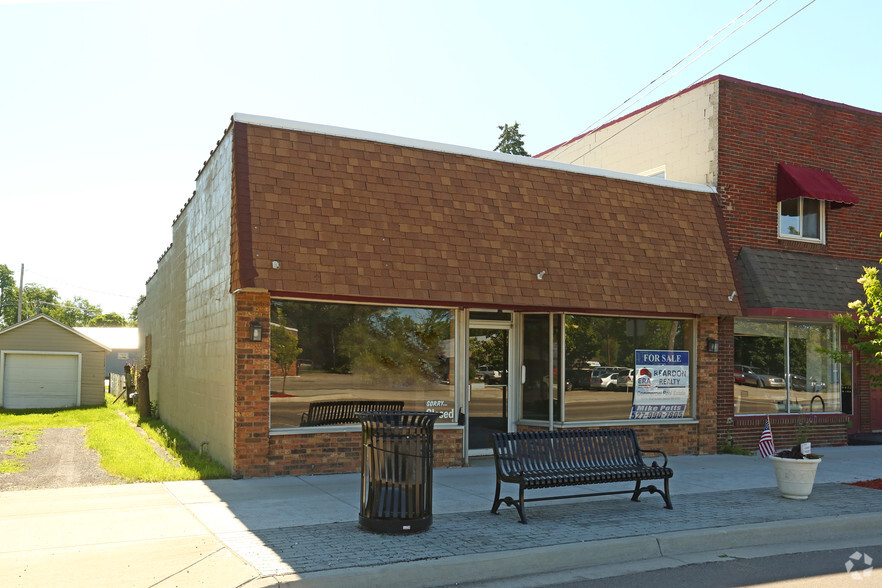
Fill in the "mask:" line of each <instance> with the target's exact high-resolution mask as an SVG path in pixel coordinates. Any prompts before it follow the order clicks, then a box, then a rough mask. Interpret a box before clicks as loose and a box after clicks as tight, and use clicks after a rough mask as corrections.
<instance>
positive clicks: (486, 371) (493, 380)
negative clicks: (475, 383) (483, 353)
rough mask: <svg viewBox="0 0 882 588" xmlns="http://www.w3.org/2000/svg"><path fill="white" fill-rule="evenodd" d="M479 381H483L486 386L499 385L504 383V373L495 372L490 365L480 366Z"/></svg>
mask: <svg viewBox="0 0 882 588" xmlns="http://www.w3.org/2000/svg"><path fill="white" fill-rule="evenodd" d="M478 379H479V380H483V381H484V383H485V384H498V383H500V382H501V381H502V372H501V371H500V370H494V369H492V368H491V367H490V366H488V365H479V366H478Z"/></svg>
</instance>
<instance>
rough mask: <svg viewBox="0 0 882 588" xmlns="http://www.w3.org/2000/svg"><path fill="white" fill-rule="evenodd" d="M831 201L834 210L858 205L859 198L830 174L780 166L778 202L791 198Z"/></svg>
mask: <svg viewBox="0 0 882 588" xmlns="http://www.w3.org/2000/svg"><path fill="white" fill-rule="evenodd" d="M800 196H803V197H805V198H814V199H816V200H829V201H830V202H832V203H833V204H832V208H840V207H842V206H851V205H852V204H857V203H858V202H859V199H858V197H857V196H855V195H854V194H852V193H851V192H849V191H848V189H847V188H846V187H845V186H843V185H842V184H840V183H839V181H838V180H837V179H836V178H834V177H833V174H831V173H830V172H827V171H824V170H822V169H816V168H813V167H799V166H796V165H787V164H785V163H779V164H778V202H781V201H782V200H790V199H791V198H799V197H800Z"/></svg>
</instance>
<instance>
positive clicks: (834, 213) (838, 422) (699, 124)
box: [538, 76, 882, 448]
mask: <svg viewBox="0 0 882 588" xmlns="http://www.w3.org/2000/svg"><path fill="white" fill-rule="evenodd" d="M538 157H540V158H544V159H549V160H555V161H563V162H568V163H576V164H580V165H586V166H594V167H603V168H609V169H615V170H619V171H624V172H629V173H637V174H644V175H651V176H656V177H666V178H669V179H676V180H681V181H688V182H695V183H704V184H707V185H710V186H714V187H716V189H717V192H718V198H719V204H720V211H721V218H722V220H723V225H724V232H725V236H726V243H727V249H728V252H729V255H730V259H731V261H732V264H733V267H734V268H735V270H736V272H735V274H736V281H737V282H738V286H737V294H736V296H737V300H738V302H739V303H740V306H741V310H742V315H743V316H741V317H738V318H732V319H726V320H724V321H723V323H722V325H721V330H722V331H724V332H726V333H727V336H723V337H722V338H721V352H720V360H721V362H725V364H726V366H727V367H726V368H725V369H726V371H727V372H731V373H733V374H734V377H733V379H732V380H727V379H723V378H721V380H720V381H721V389H720V391H719V394H718V400H719V406H718V415H719V421H718V431H719V436H720V441H721V442H723V441H725V440H726V439H727V438H729V437H730V436H731V439H732V440H734V442H735V443H737V444H739V445H742V446H744V447H747V448H754V447H755V444H756V439H757V438H758V437H759V433H760V431H761V428H762V426H763V423H764V422H765V418H766V415H772V418H771V421H772V429H773V431H774V432H775V436H776V441H777V442H778V445H785V444H787V443H791V442H792V441H793V439H794V437H795V432H796V431H795V429H796V427H799V426H801V425H806V424H808V425H809V426H810V428H811V429H812V431H811V436H812V440H813V441H814V442H815V443H816V444H832V443H836V444H842V443H845V442H846V436H847V434H848V433H858V432H868V431H873V430H875V431H879V430H882V390H880V389H879V388H878V387H874V386H872V385H871V384H870V382H869V380H868V379H867V375H868V373H867V368H865V367H864V366H863V365H862V362H861V358H860V357H859V356H857V355H855V357H854V360H853V362H852V364H851V365H848V364H844V365H840V364H837V363H835V362H832V361H831V360H830V358H829V357H828V356H826V355H824V354H823V353H819V352H818V348H827V349H830V348H838V347H839V346H840V345H841V346H842V348H843V349H845V350H847V349H848V345H847V342H845V341H843V340H846V339H847V336H843V335H841V334H840V333H839V332H838V329H837V328H836V327H835V325H834V324H833V322H832V316H833V315H835V314H837V313H843V312H847V311H848V308H847V304H848V302H850V301H852V300H855V299H857V298H860V297H862V295H863V292H862V290H861V288H860V286H859V285H858V284H857V282H856V280H857V278H858V277H859V276H860V275H862V273H863V271H862V267H864V266H868V265H876V264H877V263H878V262H879V259H880V257H882V240H880V238H879V236H880V230H882V189H880V185H882V114H880V113H878V112H871V111H867V110H862V109H860V108H855V107H852V106H847V105H844V104H836V103H832V102H828V101H825V100H821V99H817V98H811V97H808V96H804V95H799V94H794V93H792V92H787V91H784V90H780V89H776V88H770V87H766V86H761V85H758V84H753V83H749V82H745V81H742V80H737V79H733V78H729V77H725V76H717V77H714V78H712V79H710V80H707V81H705V82H701V83H699V84H696V85H694V86H692V87H690V88H687V89H685V90H683V91H682V92H679V93H678V94H676V95H673V96H669V97H667V98H665V99H663V100H660V101H658V102H656V103H654V104H651V105H649V106H647V107H645V108H643V109H641V110H638V111H636V112H633V113H631V114H628V115H626V116H624V117H622V118H620V119H618V120H616V121H613V122H612V123H609V124H607V125H605V126H603V127H601V128H598V129H596V130H594V131H591V132H589V133H586V134H584V135H581V136H579V137H576V138H574V139H572V140H570V141H567V142H566V143H563V144H561V145H558V146H557V147H554V148H552V149H550V150H548V151H546V152H545V153H542V154H540V155H539V156H538Z"/></svg>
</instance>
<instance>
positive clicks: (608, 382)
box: [564, 314, 692, 422]
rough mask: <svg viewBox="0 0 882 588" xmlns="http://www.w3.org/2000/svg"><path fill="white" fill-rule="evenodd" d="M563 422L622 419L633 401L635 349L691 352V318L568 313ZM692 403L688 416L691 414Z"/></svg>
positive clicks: (687, 411)
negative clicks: (597, 315)
mask: <svg viewBox="0 0 882 588" xmlns="http://www.w3.org/2000/svg"><path fill="white" fill-rule="evenodd" d="M564 322H565V328H564V334H565V335H564V337H565V339H564V340H565V353H564V366H565V368H566V369H565V372H564V374H565V375H564V379H565V392H564V398H565V408H566V410H565V420H566V421H567V422H578V421H606V420H624V419H628V418H629V417H630V415H631V407H632V405H633V403H634V402H633V400H634V383H635V381H636V377H637V376H636V374H635V373H634V367H635V366H634V352H635V351H636V350H638V349H641V350H658V351H673V350H689V349H691V348H692V322H691V321H687V320H669V319H626V318H616V317H596V316H585V315H574V314H569V315H566V317H565V321H564ZM691 413H692V408H691V401H690V402H688V403H687V405H686V413H685V415H684V416H691Z"/></svg>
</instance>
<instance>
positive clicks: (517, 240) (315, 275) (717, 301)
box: [231, 114, 739, 315]
mask: <svg viewBox="0 0 882 588" xmlns="http://www.w3.org/2000/svg"><path fill="white" fill-rule="evenodd" d="M231 132H232V133H233V206H234V211H233V212H234V214H233V227H232V231H233V243H232V251H233V260H232V261H233V275H232V283H231V287H232V289H233V290H236V289H239V288H246V287H254V288H264V289H267V290H269V291H271V292H272V293H273V294H274V295H279V296H306V297H313V298H330V299H351V300H384V301H398V302H401V303H418V304H429V303H431V304H444V305H454V306H472V307H474V306H491V307H510V308H552V309H557V310H573V311H578V310H583V311H596V312H609V313H616V314H620V313H629V312H630V313H671V314H681V315H732V314H739V310H738V304H737V301H736V302H734V303H733V302H730V301H729V300H728V295H729V294H730V293H731V292H732V291H733V290H734V282H733V278H732V272H731V267H730V265H729V262H728V259H727V256H726V251H725V247H724V244H723V238H722V236H721V232H720V225H719V222H718V216H717V215H718V212H717V205H716V204H715V199H716V195H715V193H714V191H713V189H712V188H708V187H705V186H694V185H688V184H682V183H677V182H672V181H665V180H658V179H653V178H641V177H638V176H630V175H627V174H620V173H616V172H608V171H601V170H592V169H589V168H584V167H579V166H573V165H566V164H559V163H554V162H547V161H540V160H534V159H529V158H521V157H516V156H510V155H505V154H500V153H492V152H485V151H479V150H473V149H468V148H462V147H452V146H448V145H439V144H432V143H424V142H419V141H413V140H408V139H401V138H396V137H389V136H385V135H372V134H367V133H360V132H356V131H350V130H346V129H338V128H333V127H317V126H313V125H307V124H303V123H296V122H292V121H283V120H279V119H269V118H263V117H254V116H250V115H241V114H237V115H235V116H234V117H233V124H232V125H231ZM273 262H277V265H278V268H274V267H273ZM543 271H544V272H545V274H544V275H543V279H541V280H540V279H538V278H537V274H539V273H541V272H543Z"/></svg>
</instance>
